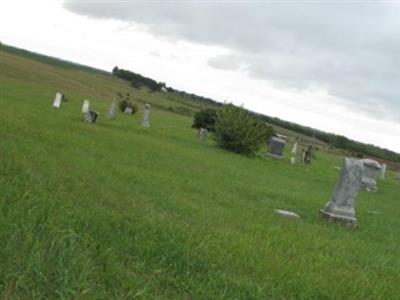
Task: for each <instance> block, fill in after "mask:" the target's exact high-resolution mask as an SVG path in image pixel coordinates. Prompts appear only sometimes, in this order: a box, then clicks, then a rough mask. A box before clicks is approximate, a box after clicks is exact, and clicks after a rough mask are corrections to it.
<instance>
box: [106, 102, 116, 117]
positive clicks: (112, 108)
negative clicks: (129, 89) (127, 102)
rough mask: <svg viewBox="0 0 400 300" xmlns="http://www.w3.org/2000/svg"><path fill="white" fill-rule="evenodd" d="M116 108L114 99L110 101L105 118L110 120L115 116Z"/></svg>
mask: <svg viewBox="0 0 400 300" xmlns="http://www.w3.org/2000/svg"><path fill="white" fill-rule="evenodd" d="M116 106H117V101H116V100H115V97H114V98H113V99H112V101H111V104H110V109H109V110H108V114H107V116H108V117H109V118H110V119H112V118H114V115H115V107H116Z"/></svg>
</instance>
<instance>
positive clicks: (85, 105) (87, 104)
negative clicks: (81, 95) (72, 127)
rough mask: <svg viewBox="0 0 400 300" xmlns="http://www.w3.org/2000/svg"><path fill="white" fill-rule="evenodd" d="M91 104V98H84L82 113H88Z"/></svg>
mask: <svg viewBox="0 0 400 300" xmlns="http://www.w3.org/2000/svg"><path fill="white" fill-rule="evenodd" d="M89 106H90V102H89V100H87V99H85V100H83V105H82V113H87V112H88V111H89Z"/></svg>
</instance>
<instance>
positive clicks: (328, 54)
mask: <svg viewBox="0 0 400 300" xmlns="http://www.w3.org/2000/svg"><path fill="white" fill-rule="evenodd" d="M64 6H65V7H66V8H67V9H68V10H70V11H72V12H75V13H78V14H81V15H86V16H90V17H95V18H112V19H117V20H124V21H129V22H134V23H138V24H142V25H145V27H146V28H147V30H148V31H149V32H150V33H152V34H153V35H155V36H159V37H163V38H170V39H178V40H180V39H182V40H186V41H190V42H194V43H199V44H206V45H218V46H223V47H225V48H227V49H229V53H228V54H226V55H219V56H216V57H214V58H212V59H210V60H209V62H208V63H209V65H210V66H212V67H214V68H220V69H225V70H227V69H228V70H240V71H246V72H248V74H249V75H250V76H254V77H257V78H261V79H267V80H270V81H273V82H275V83H276V84H278V85H282V86H283V87H293V88H301V89H308V88H310V87H315V86H318V87H322V88H325V89H327V90H328V91H329V93H330V94H331V95H333V96H336V97H340V98H342V99H344V101H345V102H346V104H347V105H352V106H354V108H357V109H360V110H363V111H366V112H369V113H370V114H371V113H372V114H374V115H375V117H376V118H378V119H380V118H384V119H393V120H399V111H400V101H399V99H400V89H399V88H398V82H397V81H398V78H400V62H399V59H400V40H399V39H398V36H400V18H399V15H400V4H395V3H394V4H389V3H380V4H378V3H374V4H373V3H366V4H361V3H333V2H326V3H310V2H309V3H287V2H286V3H252V4H245V3H226V2H225V3H209V2H208V3H205V2H202V3H200V2H197V3H196V2H190V3H189V2H178V3H173V4H171V3H147V4H145V3H134V2H130V3H129V2H122V3H121V2H118V3H112V2H96V3H95V5H94V3H91V2H87V1H86V2H66V3H65V4H64Z"/></svg>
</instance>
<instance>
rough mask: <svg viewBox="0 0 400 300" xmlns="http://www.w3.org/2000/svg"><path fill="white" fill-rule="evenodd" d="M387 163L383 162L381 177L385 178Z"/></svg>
mask: <svg viewBox="0 0 400 300" xmlns="http://www.w3.org/2000/svg"><path fill="white" fill-rule="evenodd" d="M386 169H387V164H382V169H381V174H380V175H379V178H380V179H385V175H386Z"/></svg>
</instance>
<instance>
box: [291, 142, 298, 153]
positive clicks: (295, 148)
mask: <svg viewBox="0 0 400 300" xmlns="http://www.w3.org/2000/svg"><path fill="white" fill-rule="evenodd" d="M291 153H292V154H294V155H296V153H297V142H295V143H294V144H293V148H292V152H291Z"/></svg>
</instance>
